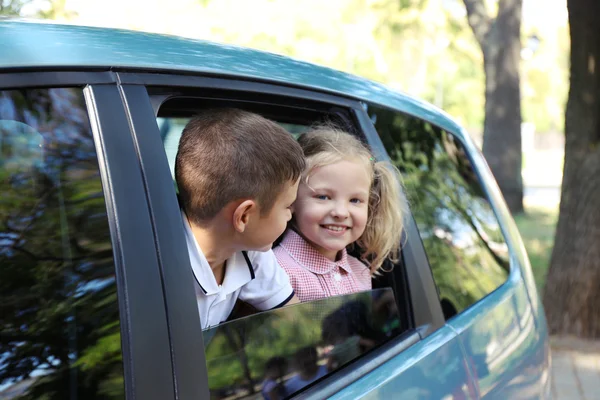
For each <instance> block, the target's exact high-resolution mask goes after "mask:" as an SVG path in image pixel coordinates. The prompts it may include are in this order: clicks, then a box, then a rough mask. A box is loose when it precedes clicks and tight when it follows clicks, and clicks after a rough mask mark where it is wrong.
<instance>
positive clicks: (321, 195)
mask: <svg viewBox="0 0 600 400" xmlns="http://www.w3.org/2000/svg"><path fill="white" fill-rule="evenodd" d="M315 198H316V199H319V200H329V196H327V195H326V194H318V195H316V196H315Z"/></svg>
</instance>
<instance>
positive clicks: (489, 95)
mask: <svg viewBox="0 0 600 400" xmlns="http://www.w3.org/2000/svg"><path fill="white" fill-rule="evenodd" d="M464 3H465V6H466V8H467V18H468V21H469V25H470V26H471V29H472V30H473V33H474V35H475V38H476V39H477V42H478V43H479V46H480V47H481V51H482V52H483V64H484V70H485V121H484V126H483V155H484V156H485V158H486V159H487V162H488V164H489V165H490V168H491V170H492V172H493V174H494V177H495V178H496V181H497V182H498V185H499V186H500V190H501V191H502V194H503V195H504V198H505V199H506V203H507V204H508V207H509V208H510V210H511V211H512V212H513V213H519V212H521V211H523V180H522V178H521V158H522V157H521V94H520V90H519V59H520V52H521V39H520V35H521V7H522V0H499V1H498V13H497V16H496V18H491V17H490V16H489V14H488V10H487V7H486V4H485V0H464Z"/></svg>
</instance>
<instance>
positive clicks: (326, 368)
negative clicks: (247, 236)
mask: <svg viewBox="0 0 600 400" xmlns="http://www.w3.org/2000/svg"><path fill="white" fill-rule="evenodd" d="M399 333H400V319H399V316H398V311H397V308H396V303H395V299H394V294H393V291H392V290H391V289H389V288H385V289H377V290H371V291H366V292H360V293H354V294H350V295H345V296H337V297H330V298H327V299H321V300H317V301H312V302H307V303H301V304H295V305H292V306H288V307H285V308H280V309H276V310H271V311H267V312H263V313H260V314H255V315H252V316H249V317H246V318H241V319H238V320H234V321H231V322H227V323H224V324H221V325H218V326H216V327H213V328H209V329H207V330H205V331H204V332H203V335H204V345H205V353H206V363H207V366H208V382H209V387H210V392H211V398H216V399H224V398H231V399H233V398H235V399H238V398H244V399H247V398H253V399H254V398H260V395H259V393H262V397H263V398H265V399H283V398H285V397H286V396H290V395H292V394H293V393H295V392H297V391H299V390H301V389H303V388H305V387H306V386H307V385H310V384H311V383H313V382H316V381H318V380H319V379H321V378H322V377H324V376H325V375H327V374H328V373H331V372H333V371H335V370H336V369H338V368H340V367H342V366H344V365H345V364H347V363H349V362H351V361H353V360H355V359H356V358H358V357H360V356H361V355H362V354H365V353H366V352H368V351H370V350H372V349H373V348H375V347H377V346H379V345H381V344H382V343H384V342H385V341H387V340H388V339H389V338H391V337H393V336H396V335H398V334H399Z"/></svg>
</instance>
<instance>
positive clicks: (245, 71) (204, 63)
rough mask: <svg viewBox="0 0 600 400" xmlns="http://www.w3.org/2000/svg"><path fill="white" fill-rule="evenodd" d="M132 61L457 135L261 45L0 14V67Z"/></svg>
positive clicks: (364, 86)
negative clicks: (306, 93) (306, 92)
mask: <svg viewBox="0 0 600 400" xmlns="http://www.w3.org/2000/svg"><path fill="white" fill-rule="evenodd" d="M33 69H34V70H44V69H48V70H56V69H69V70H82V69H129V70H131V69H134V70H146V71H156V72H158V71H163V72H165V71H169V72H174V71H175V72H186V73H198V74H203V75H212V76H222V77H238V78H243V79H249V80H255V81H262V82H269V83H284V84H286V85H289V86H295V87H300V88H308V89H313V90H319V91H322V92H327V93H333V94H337V95H341V96H345V97H350V98H354V99H358V100H363V101H367V102H371V103H375V104H379V105H383V106H388V107H392V108H397V109H400V110H402V111H404V112H406V113H409V114H412V115H415V116H418V117H422V118H425V119H427V120H429V121H430V122H432V123H434V124H436V125H438V126H440V127H442V128H444V129H447V130H450V131H453V132H455V133H458V134H459V135H461V136H464V132H462V129H461V128H460V127H459V126H458V125H457V124H456V122H454V121H453V120H452V119H451V118H450V117H449V116H448V115H447V114H445V113H444V112H443V111H441V110H439V109H438V108H437V107H434V106H433V105H431V104H429V103H426V102H423V101H420V100H418V99H416V98H414V97H410V96H408V95H406V94H403V93H401V92H398V91H395V90H392V89H390V88H388V87H386V86H384V85H382V84H379V83H376V82H373V81H369V80H367V79H364V78H360V77H357V76H354V75H351V74H347V73H344V72H341V71H337V70H334V69H330V68H326V67H322V66H318V65H315V64H311V63H308V62H304V61H299V60H296V59H293V58H290V57H285V56H281V55H277V54H273V53H268V52H264V51H258V50H253V49H249V48H243V47H236V46H232V45H226V44H218V43H213V42H208V41H203V40H196V39H188V38H182V37H176V36H169V35H160V34H153V33H144V32H136V31H128V30H122V29H110V28H97V27H85V26H76V25H59V24H53V23H46V22H41V21H38V22H29V21H21V20H0V72H10V71H23V70H33Z"/></svg>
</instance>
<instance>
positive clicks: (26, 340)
mask: <svg viewBox="0 0 600 400" xmlns="http://www.w3.org/2000/svg"><path fill="white" fill-rule="evenodd" d="M0 193H2V195H1V197H0V325H1V326H2V334H1V335H0V399H48V400H54V399H56V400H59V399H60V400H64V399H71V400H74V399H122V398H124V397H125V394H124V386H123V367H122V356H121V339H120V328H119V312H118V306H117V293H116V283H115V268H114V263H113V253H112V248H111V242H110V234H109V228H108V220H107V216H106V206H105V203H104V195H103V192H102V185H101V181H100V175H99V168H98V160H97V156H96V150H95V145H94V140H93V137H92V133H91V129H90V125H89V120H88V116H87V112H86V109H85V105H84V100H83V94H82V91H81V89H44V90H23V91H18V90H15V91H0Z"/></svg>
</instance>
